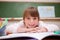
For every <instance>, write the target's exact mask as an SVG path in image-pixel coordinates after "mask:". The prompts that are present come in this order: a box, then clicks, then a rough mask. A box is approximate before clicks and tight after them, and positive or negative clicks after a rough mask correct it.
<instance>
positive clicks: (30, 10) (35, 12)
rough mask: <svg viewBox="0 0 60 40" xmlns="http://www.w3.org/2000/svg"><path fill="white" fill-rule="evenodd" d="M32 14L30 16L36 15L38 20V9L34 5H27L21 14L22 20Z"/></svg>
mask: <svg viewBox="0 0 60 40" xmlns="http://www.w3.org/2000/svg"><path fill="white" fill-rule="evenodd" d="M29 15H30V16H32V17H38V20H39V13H38V10H37V8H35V7H28V8H27V9H26V10H25V11H24V14H23V20H24V19H25V17H27V16H29Z"/></svg>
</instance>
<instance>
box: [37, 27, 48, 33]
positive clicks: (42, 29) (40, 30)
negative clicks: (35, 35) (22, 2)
mask: <svg viewBox="0 0 60 40" xmlns="http://www.w3.org/2000/svg"><path fill="white" fill-rule="evenodd" d="M47 31H48V30H47V29H46V28H44V27H37V32H47Z"/></svg>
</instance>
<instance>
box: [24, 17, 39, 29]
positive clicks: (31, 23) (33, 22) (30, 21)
mask: <svg viewBox="0 0 60 40" xmlns="http://www.w3.org/2000/svg"><path fill="white" fill-rule="evenodd" d="M38 22H39V21H38V17H31V16H29V17H25V19H24V23H25V25H26V27H28V28H34V27H36V26H37V25H38Z"/></svg>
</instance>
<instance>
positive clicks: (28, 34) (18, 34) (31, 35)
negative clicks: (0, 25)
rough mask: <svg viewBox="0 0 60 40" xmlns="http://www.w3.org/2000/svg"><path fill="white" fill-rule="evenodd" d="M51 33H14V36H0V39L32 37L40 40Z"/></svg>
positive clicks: (51, 33)
mask: <svg viewBox="0 0 60 40" xmlns="http://www.w3.org/2000/svg"><path fill="white" fill-rule="evenodd" d="M53 34H54V33H53V32H44V33H15V34H10V35H7V36H1V37H0V39H5V38H14V37H24V36H27V37H34V38H37V39H39V40H41V39H42V38H44V37H46V36H48V35H53Z"/></svg>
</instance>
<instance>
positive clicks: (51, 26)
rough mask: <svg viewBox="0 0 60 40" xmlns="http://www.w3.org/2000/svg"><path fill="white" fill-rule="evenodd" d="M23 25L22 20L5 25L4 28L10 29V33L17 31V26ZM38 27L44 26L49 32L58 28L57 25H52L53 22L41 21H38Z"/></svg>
mask: <svg viewBox="0 0 60 40" xmlns="http://www.w3.org/2000/svg"><path fill="white" fill-rule="evenodd" d="M22 26H24V23H23V21H20V22H18V23H14V24H12V25H9V26H7V27H6V30H8V31H11V32H12V33H16V32H17V28H18V27H22ZM39 27H45V28H47V30H48V31H49V32H50V31H57V30H59V27H58V26H57V25H54V24H46V23H44V22H42V21H39Z"/></svg>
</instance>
